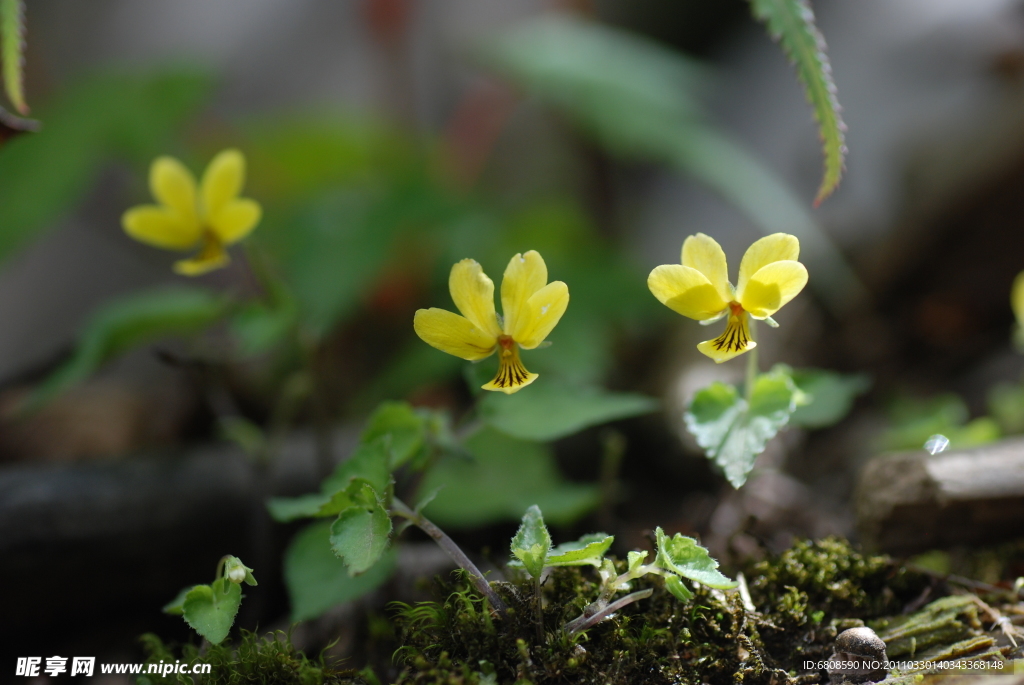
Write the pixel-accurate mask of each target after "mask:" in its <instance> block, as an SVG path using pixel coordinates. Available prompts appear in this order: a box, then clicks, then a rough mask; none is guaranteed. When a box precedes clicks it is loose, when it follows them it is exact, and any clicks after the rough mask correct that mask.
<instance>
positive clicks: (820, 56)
mask: <svg viewBox="0 0 1024 685" xmlns="http://www.w3.org/2000/svg"><path fill="white" fill-rule="evenodd" d="M750 4H751V7H752V8H753V10H754V16H756V17H757V18H758V19H760V20H761V21H762V22H764V24H765V26H766V27H767V28H768V33H769V34H770V35H771V37H772V38H774V39H775V40H776V41H778V42H779V44H780V45H781V46H782V50H783V51H784V52H785V53H786V55H787V56H788V57H789V60H790V61H791V62H792V63H793V64H794V65H795V66H796V73H797V76H798V77H799V79H800V81H801V82H802V83H803V84H804V89H805V90H806V91H807V100H808V101H809V102H810V103H811V106H812V107H814V118H815V119H817V120H818V127H819V129H820V132H821V142H822V148H823V150H824V153H825V176H824V178H822V180H821V187H819V188H818V196H817V197H816V198H815V200H814V204H815V205H818V204H819V203H820V202H821V201H822V200H824V199H825V198H826V197H828V196H829V195H831V194H832V191H833V190H835V189H836V186H838V185H839V180H840V179H841V178H842V176H843V157H844V156H845V155H846V142H845V132H846V124H844V123H843V119H842V115H841V111H842V110H841V108H840V107H839V99H838V98H837V97H836V84H835V81H834V80H832V65H831V64H829V61H828V55H827V54H825V37H824V36H822V35H821V32H820V31H819V30H818V27H817V26H815V24H814V11H813V10H812V9H811V5H810V2H808V0H750Z"/></svg>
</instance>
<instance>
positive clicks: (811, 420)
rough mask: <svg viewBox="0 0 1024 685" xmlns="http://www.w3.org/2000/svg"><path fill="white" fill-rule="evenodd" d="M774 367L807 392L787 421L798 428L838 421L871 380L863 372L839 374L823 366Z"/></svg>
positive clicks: (831, 423)
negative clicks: (815, 367) (804, 401)
mask: <svg viewBox="0 0 1024 685" xmlns="http://www.w3.org/2000/svg"><path fill="white" fill-rule="evenodd" d="M776 368H779V369H782V370H784V371H787V372H788V373H789V375H790V377H791V378H792V379H793V383H795V384H796V387H797V388H799V389H800V391H801V392H803V393H804V394H805V395H806V396H807V402H806V403H805V404H801V405H800V406H798V407H797V408H796V410H795V411H794V412H793V415H792V416H791V417H790V418H789V422H790V424H792V425H794V426H800V427H801V428H811V429H814V428H826V427H828V426H831V425H834V424H836V423H838V422H839V421H841V420H842V419H843V418H844V417H845V416H846V415H847V414H849V413H850V409H852V408H853V402H854V400H855V399H856V398H857V396H858V395H863V394H864V393H865V392H867V391H868V388H870V387H871V380H870V379H869V378H868V377H867V376H865V375H864V374H859V373H858V374H842V373H836V372H835V371H827V370H825V369H790V368H789V367H787V366H785V365H781V364H780V365H778V366H777V367H776Z"/></svg>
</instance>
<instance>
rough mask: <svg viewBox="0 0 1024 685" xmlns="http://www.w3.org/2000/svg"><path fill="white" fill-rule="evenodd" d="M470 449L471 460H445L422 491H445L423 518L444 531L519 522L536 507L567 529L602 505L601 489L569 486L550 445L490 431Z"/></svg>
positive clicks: (457, 457) (481, 434)
mask: <svg viewBox="0 0 1024 685" xmlns="http://www.w3.org/2000/svg"><path fill="white" fill-rule="evenodd" d="M464 446H465V449H466V450H467V451H468V452H469V453H470V455H471V456H468V457H467V455H464V454H452V453H449V454H447V455H445V458H444V459H443V460H441V461H440V462H439V463H438V464H437V465H436V466H435V467H434V468H433V469H431V470H430V471H429V472H427V474H426V476H425V477H424V479H423V482H422V484H421V486H420V491H422V492H429V491H432V490H434V489H439V490H438V493H437V496H436V497H435V498H434V499H433V501H432V502H430V503H429V504H428V505H427V506H426V507H424V510H423V512H424V513H425V514H426V515H427V516H429V517H430V518H431V519H432V520H434V521H435V522H436V523H437V524H438V525H440V526H446V527H450V528H473V527H476V526H481V525H485V524H488V523H495V522H498V521H505V520H513V521H514V520H517V519H518V518H519V517H520V516H521V515H522V512H523V511H524V510H525V509H527V508H528V507H529V506H530V505H532V504H536V505H538V506H540V507H541V509H543V510H544V512H545V516H546V517H547V520H548V521H550V522H551V523H554V524H556V525H562V524H568V523H571V522H572V521H574V520H576V519H578V518H580V517H581V516H583V515H584V514H586V513H587V512H588V511H590V510H591V509H593V508H594V507H595V506H596V505H597V502H598V498H599V491H598V488H597V486H595V485H591V484H580V483H568V482H566V481H564V480H563V479H562V477H561V476H560V475H559V474H558V468H557V466H556V464H555V459H554V455H553V454H552V453H551V450H550V449H549V448H548V447H546V446H545V445H541V444H539V443H536V442H528V441H525V440H518V439H516V438H511V437H508V436H505V435H502V434H501V433H499V432H497V431H495V430H492V429H484V430H481V431H480V432H478V433H477V434H476V435H474V436H472V437H471V438H469V439H468V440H466V442H465V445H464Z"/></svg>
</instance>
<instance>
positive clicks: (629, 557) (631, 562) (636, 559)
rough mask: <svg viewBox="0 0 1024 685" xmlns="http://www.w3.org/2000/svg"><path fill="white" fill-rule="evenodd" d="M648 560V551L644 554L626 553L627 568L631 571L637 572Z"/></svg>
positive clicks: (643, 552)
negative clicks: (645, 560)
mask: <svg viewBox="0 0 1024 685" xmlns="http://www.w3.org/2000/svg"><path fill="white" fill-rule="evenodd" d="M646 558H647V551H646V550H644V551H642V552H627V553H626V567H627V569H628V570H629V571H635V570H637V569H638V568H640V565H641V564H643V563H644V559H646Z"/></svg>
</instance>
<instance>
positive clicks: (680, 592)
mask: <svg viewBox="0 0 1024 685" xmlns="http://www.w3.org/2000/svg"><path fill="white" fill-rule="evenodd" d="M665 589H666V590H668V591H669V592H671V593H672V595H673V596H674V597H675V598H676V599H678V600H679V601H680V602H687V601H689V600H690V599H691V598H692V597H693V593H692V592H690V588H688V587H686V583H684V582H683V579H682V578H680V577H679V576H668V577H667V578H665Z"/></svg>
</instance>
